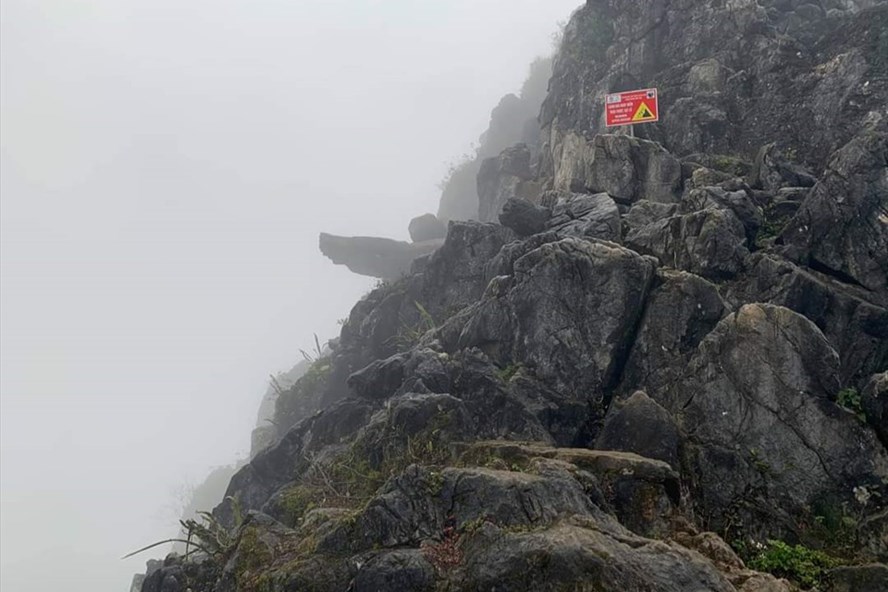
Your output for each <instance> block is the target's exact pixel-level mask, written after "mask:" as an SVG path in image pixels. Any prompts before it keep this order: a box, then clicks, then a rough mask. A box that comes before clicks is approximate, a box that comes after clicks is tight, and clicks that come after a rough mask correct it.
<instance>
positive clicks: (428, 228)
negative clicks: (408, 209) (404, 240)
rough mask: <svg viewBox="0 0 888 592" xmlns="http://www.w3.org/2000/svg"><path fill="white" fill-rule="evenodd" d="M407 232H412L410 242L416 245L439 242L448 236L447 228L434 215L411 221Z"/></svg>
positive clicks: (425, 215) (419, 217)
mask: <svg viewBox="0 0 888 592" xmlns="http://www.w3.org/2000/svg"><path fill="white" fill-rule="evenodd" d="M407 230H408V232H410V240H412V241H413V242H415V243H422V242H425V241H430V240H439V239H443V238H444V237H445V236H446V235H447V226H445V225H444V223H443V222H441V221H440V220H439V219H438V217H437V216H435V215H434V214H423V215H422V216H417V217H416V218H414V219H412V220H411V221H410V224H409V225H408V226H407Z"/></svg>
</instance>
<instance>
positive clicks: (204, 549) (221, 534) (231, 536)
mask: <svg viewBox="0 0 888 592" xmlns="http://www.w3.org/2000/svg"><path fill="white" fill-rule="evenodd" d="M226 500H229V501H230V502H231V504H232V510H233V512H234V522H235V527H234V529H232V530H228V529H227V528H225V526H224V525H222V524H221V523H220V522H219V521H218V520H217V519H216V517H215V516H213V515H212V514H211V513H210V512H198V513H197V514H198V516H199V517H200V520H199V521H198V520H194V519H188V520H180V521H179V524H180V525H181V526H182V530H183V531H184V532H185V533H186V534H185V538H170V539H164V540H162V541H157V542H156V543H152V544H150V545H147V546H145V547H142V548H141V549H137V550H136V551H133V552H132V553H127V554H126V555H124V556H123V557H122V559H128V558H130V557H132V556H134V555H138V554H139V553H143V552H145V551H148V550H150V549H154V548H155V547H159V546H161V545H166V544H169V543H183V544H184V545H185V554H184V555H183V558H184V559H189V558H190V557H191V556H192V555H194V554H195V553H203V554H204V555H206V556H208V557H210V558H212V559H221V558H224V557H226V556H227V555H228V554H229V553H230V552H231V551H232V550H233V549H234V547H235V546H236V545H237V531H238V530H239V529H240V526H241V524H243V521H244V520H243V513H242V512H241V506H240V502H239V501H238V499H237V498H233V497H230V496H229V497H227V498H226Z"/></svg>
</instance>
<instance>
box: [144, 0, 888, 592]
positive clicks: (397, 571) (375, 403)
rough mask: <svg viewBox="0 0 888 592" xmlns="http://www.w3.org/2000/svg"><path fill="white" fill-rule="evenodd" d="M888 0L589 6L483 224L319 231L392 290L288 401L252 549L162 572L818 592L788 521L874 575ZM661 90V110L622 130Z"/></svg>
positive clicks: (268, 459)
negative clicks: (608, 108)
mask: <svg viewBox="0 0 888 592" xmlns="http://www.w3.org/2000/svg"><path fill="white" fill-rule="evenodd" d="M689 15H690V16H689ZM886 19H888V7H886V5H885V3H884V2H869V3H866V2H850V1H841V2H839V1H836V2H828V3H821V5H813V4H811V3H806V2H770V1H768V2H756V1H753V0H740V1H737V2H729V3H725V2H703V3H699V2H689V1H684V0H674V1H672V2H641V3H638V2H628V1H626V0H591V1H590V2H587V3H585V4H584V5H583V6H582V7H580V8H579V10H578V11H577V12H576V13H575V14H574V15H573V17H572V18H571V20H570V22H569V23H568V25H567V27H566V29H565V33H564V40H563V44H562V46H561V49H560V51H559V54H558V56H557V58H556V60H555V64H554V71H553V72H554V73H553V77H552V80H551V84H550V86H549V93H548V95H547V98H546V100H545V102H544V105H543V109H542V113H541V117H540V121H539V125H540V126H541V127H538V128H536V129H535V132H536V133H529V129H530V128H527V127H526V124H527V121H528V120H531V121H532V116H527V112H526V109H525V107H526V105H524V104H523V103H521V101H522V100H523V99H521V100H519V99H518V98H517V97H514V99H515V100H512V99H508V100H504V102H503V103H501V104H500V106H499V107H498V108H497V111H496V117H495V118H494V119H495V121H492V122H491V129H490V132H489V133H490V134H491V135H490V136H489V137H488V138H487V140H489V142H488V145H487V148H485V152H484V154H483V155H479V159H478V160H477V161H473V162H474V165H477V166H474V165H472V166H474V169H473V168H471V167H468V168H465V169H464V170H461V172H460V173H459V174H460V175H461V174H464V173H466V171H468V173H466V174H467V179H469V180H470V181H471V182H472V187H473V188H474V190H475V193H474V194H472V196H471V197H472V198H473V199H475V200H476V201H475V202H472V203H474V204H476V205H477V206H478V208H479V209H478V211H477V213H476V214H477V216H478V217H480V219H481V220H482V221H481V222H466V221H458V220H453V219H452V216H451V215H443V214H442V215H441V220H445V219H447V220H449V223H448V226H447V229H446V233H443V232H442V226H441V223H440V222H439V221H438V218H434V217H429V216H423V217H420V218H416V219H414V221H413V223H411V228H410V230H411V236H412V237H413V238H414V240H415V241H416V242H414V243H397V242H395V241H384V240H383V241H382V242H380V240H381V239H372V238H367V239H344V238H342V237H329V236H328V235H325V236H326V238H324V239H323V241H324V243H325V248H326V251H327V252H328V254H330V253H332V252H333V251H336V252H337V255H336V256H335V257H333V255H331V257H333V258H334V259H337V258H339V259H340V260H342V261H343V262H345V263H346V264H348V265H349V266H350V267H353V268H354V269H355V270H356V271H357V272H358V273H369V274H370V275H376V276H377V277H383V278H390V279H389V281H386V282H382V283H380V285H378V286H377V287H376V288H375V289H374V290H372V291H371V292H370V293H369V294H367V295H366V296H365V297H364V298H363V299H362V300H361V301H360V302H358V303H357V304H356V305H355V307H354V308H353V310H352V311H351V313H350V315H349V317H348V319H347V320H346V321H345V323H344V324H343V327H342V330H341V334H340V336H339V339H338V340H336V341H335V342H334V343H332V344H331V346H330V350H329V351H328V352H325V354H324V355H323V356H322V357H321V359H319V360H316V361H314V362H313V363H312V364H311V365H310V367H309V368H308V369H306V370H305V373H304V374H303V375H302V377H301V378H299V379H298V380H297V381H296V382H295V383H293V384H291V385H287V386H286V387H285V388H283V389H282V392H281V393H280V394H279V395H278V397H277V402H276V407H275V412H274V415H273V419H274V424H275V428H274V430H273V438H270V442H266V444H267V447H265V448H264V449H262V450H261V451H260V452H257V453H256V454H255V456H254V457H253V459H252V460H251V461H250V462H249V463H248V464H247V465H246V466H244V467H243V468H241V469H240V470H239V471H238V472H237V474H235V476H234V477H233V478H232V479H231V482H230V484H229V488H228V492H227V494H226V495H227V499H226V501H225V502H223V504H221V505H220V506H218V507H217V508H216V509H215V511H214V516H215V517H216V519H217V520H218V521H219V523H220V524H223V525H224V526H225V527H226V528H227V530H226V532H229V533H230V534H231V537H232V541H231V544H230V545H229V546H227V547H226V548H225V550H224V552H220V554H219V556H218V557H211V558H207V560H206V561H202V562H190V561H189V562H180V561H177V560H170V562H169V565H164V566H163V567H162V568H160V569H159V570H158V571H156V572H155V573H152V574H150V575H149V576H148V577H147V578H146V579H145V581H144V584H143V585H142V590H144V591H146V592H154V591H155V590H158V591H161V590H162V591H170V592H176V591H178V590H182V591H183V592H184V590H185V589H186V588H188V587H190V588H191V589H192V591H193V592H197V591H208V590H215V591H217V592H226V591H228V590H244V591H247V592H251V591H260V590H261V591H262V592H277V591H281V592H283V591H290V590H303V589H306V590H323V591H326V590H329V591H331V592H333V591H336V592H340V591H349V590H350V591H368V592H369V591H375V590H389V589H391V590H395V589H397V590H404V591H407V592H409V591H413V590H415V591H423V592H425V591H429V592H431V591H433V590H442V589H446V590H477V591H479V592H480V591H482V590H483V591H488V590H500V591H508V590H514V591H519V590H552V591H553V592H554V591H559V592H561V591H564V590H584V591H585V590H589V591H591V590H595V591H598V592H600V591H602V590H606V591H609V590H614V591H616V590H619V591H621V592H625V591H627V590H657V591H669V590H675V591H697V590H699V591H700V592H702V591H704V590H705V591H713V590H716V591H722V590H723V591H725V592H729V591H735V592H737V591H739V592H753V591H758V592H761V591H774V592H790V591H793V592H794V591H795V590H796V589H797V585H798V584H799V583H800V582H799V577H800V576H799V574H797V573H794V572H792V570H788V569H783V568H773V569H771V571H773V572H774V573H773V574H766V573H761V572H759V571H755V570H753V569H751V568H750V566H752V565H756V566H758V567H759V569H764V568H763V567H761V566H765V565H766V562H763V561H761V558H762V554H763V553H765V551H764V549H765V547H766V544H767V541H769V540H774V541H785V542H786V544H787V545H789V548H791V549H797V548H796V547H793V545H796V544H798V545H802V547H801V548H803V549H807V550H809V551H817V552H821V553H824V554H826V556H828V557H830V558H831V559H830V560H829V562H827V564H828V567H823V568H822V569H820V568H818V569H820V571H819V572H818V574H817V585H818V586H819V587H820V589H823V590H835V591H841V592H844V591H845V590H864V591H868V590H870V589H873V590H876V589H881V588H879V587H878V586H879V585H881V584H882V583H884V577H883V576H884V573H885V572H884V569H885V566H884V562H885V561H886V560H888V518H886V511H888V451H886V448H885V444H886V441H888V436H886V428H885V425H886V424H885V408H886V404H885V401H886V394H885V393H886V378H885V376H886V375H885V372H886V371H888V282H886V270H888V243H886V236H888V235H886V228H888V218H885V212H886V211H888V207H886V202H885V200H886V196H888V187H886V185H885V183H886V180H888V176H886V140H885V139H886V134H885V128H884V123H883V120H882V118H883V117H884V115H880V113H881V112H883V111H884V105H885V104H886V97H888V83H886V82H885V81H886V80H888V78H886V67H888V53H886V54H885V55H884V56H883V55H882V53H880V52H882V51H883V49H881V48H882V45H880V43H883V42H882V41H880V39H882V37H884V35H883V32H884V31H885V30H886V29H888V21H886ZM885 43H888V41H886V42H885ZM885 47H888V45H885ZM642 82H643V83H644V84H645V85H648V84H649V85H651V86H653V85H656V86H658V87H659V88H660V93H661V113H662V115H661V117H662V121H661V122H660V123H656V124H648V125H645V126H636V128H637V129H636V130H635V131H636V134H637V135H638V136H639V137H631V136H628V135H626V134H623V133H618V134H602V133H600V132H601V131H602V127H601V121H600V119H601V111H602V105H603V101H604V95H605V94H607V93H608V92H610V91H613V90H623V89H626V88H630V87H635V86H636V85H640V84H642ZM515 101H518V102H517V103H516V102H515ZM880 110H881V111H880ZM519 120H520V122H521V130H520V131H519V130H517V129H514V128H509V126H510V125H513V124H514V123H515V122H516V121H519ZM504 122H511V123H509V125H506V124H505V123H504ZM775 122H776V123H775ZM531 127H532V126H531ZM507 128H509V129H507ZM642 136H643V137H642ZM516 142H518V144H516ZM465 180H466V179H463V181H465ZM453 187H455V186H453ZM453 191H456V189H453ZM445 193H446V192H445ZM448 195H449V197H447V199H444V198H443V197H442V209H441V211H442V212H443V211H446V212H450V213H451V214H453V213H454V212H458V211H461V209H464V208H463V206H464V205H465V203H463V202H459V203H457V202H458V201H459V200H457V201H453V199H451V198H452V197H453V196H452V195H450V194H448ZM468 201H471V200H468ZM445 202H446V203H445ZM466 203H468V202H466ZM433 218H434V219H433ZM367 241H369V242H367ZM425 249H428V250H425ZM377 255H378V256H377ZM244 516H246V518H244ZM839 565H843V567H838V566H839ZM781 570H782V571H781ZM794 578H795V579H794Z"/></svg>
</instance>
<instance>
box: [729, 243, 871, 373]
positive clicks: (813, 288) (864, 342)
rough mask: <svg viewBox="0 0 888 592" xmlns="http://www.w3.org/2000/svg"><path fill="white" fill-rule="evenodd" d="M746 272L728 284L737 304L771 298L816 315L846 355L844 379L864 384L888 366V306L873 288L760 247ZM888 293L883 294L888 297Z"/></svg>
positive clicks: (842, 358)
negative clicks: (849, 281)
mask: <svg viewBox="0 0 888 592" xmlns="http://www.w3.org/2000/svg"><path fill="white" fill-rule="evenodd" d="M746 266H747V271H746V273H745V274H744V275H743V276H742V277H741V278H740V279H738V280H737V281H736V282H734V283H733V284H732V285H731V286H730V287H729V288H728V289H727V290H726V297H727V299H728V300H730V301H731V303H732V304H733V306H734V307H735V308H736V307H739V306H740V305H743V304H747V303H751V302H767V303H770V304H777V305H780V306H785V307H787V308H790V309H792V310H794V311H795V312H797V313H799V314H802V315H804V316H805V317H806V318H808V319H809V320H811V321H813V322H814V323H815V324H816V325H817V327H818V328H820V330H821V331H823V333H824V335H826V337H827V339H829V342H830V344H831V345H832V346H833V347H834V348H835V349H836V351H837V352H838V353H839V357H840V363H841V367H840V372H839V380H840V382H841V383H842V384H845V385H849V384H850V385H856V387H857V388H858V389H860V388H862V387H863V383H865V381H866V380H867V379H869V377H870V375H872V374H873V373H875V372H878V371H880V370H881V369H882V368H885V367H888V308H886V302H885V301H875V302H874V301H872V300H871V298H872V297H873V294H872V293H869V292H867V291H866V290H862V289H859V288H856V287H855V286H853V285H849V284H846V283H844V282H839V281H836V280H835V279H834V278H831V277H829V276H826V275H823V274H819V273H817V272H815V271H813V270H810V269H805V268H802V267H798V266H796V265H794V264H792V263H791V262H789V261H786V260H785V259H781V258H779V257H777V256H775V255H774V254H769V253H755V254H754V255H752V256H751V257H750V258H749V259H748V260H747V262H746ZM886 296H888V295H883V298H884V297H886Z"/></svg>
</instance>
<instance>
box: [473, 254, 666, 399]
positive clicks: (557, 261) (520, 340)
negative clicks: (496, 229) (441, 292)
mask: <svg viewBox="0 0 888 592" xmlns="http://www.w3.org/2000/svg"><path fill="white" fill-rule="evenodd" d="M654 267H655V266H654V263H653V262H652V261H651V260H650V259H647V258H644V257H642V256H640V255H638V254H637V253H634V252H632V251H630V250H628V249H625V248H622V247H620V246H619V245H616V244H614V243H607V242H604V241H598V240H580V239H576V238H566V239H562V240H559V241H557V242H553V243H548V244H544V245H542V246H540V247H539V248H537V249H534V250H532V251H530V252H529V253H527V254H525V255H523V256H521V257H520V258H519V259H518V260H517V261H515V263H514V266H513V273H514V275H513V276H511V277H508V278H507V279H503V280H502V281H501V282H500V287H493V284H492V288H491V289H488V292H487V295H486V297H485V299H484V300H483V301H482V302H480V303H479V304H478V305H477V307H476V308H475V309H474V310H473V312H472V314H471V317H470V318H469V319H468V322H467V323H466V324H465V327H464V328H463V330H462V333H461V335H460V337H459V347H460V348H469V347H478V348H480V349H482V350H483V351H485V352H487V353H488V355H490V356H491V358H492V359H493V360H494V361H495V362H496V363H497V364H499V365H501V366H504V367H505V366H508V365H509V364H515V363H520V364H524V365H526V366H528V367H530V368H531V369H532V370H533V372H534V374H535V376H536V377H538V378H540V379H541V380H543V381H544V382H548V383H550V384H551V385H552V386H553V388H555V389H556V390H559V391H561V392H564V393H569V394H571V396H572V397H573V398H582V399H583V400H586V401H589V402H590V407H591V410H592V413H593V414H595V413H602V412H603V409H602V408H601V403H602V401H603V392H604V389H606V388H609V387H611V386H613V384H614V383H615V381H616V380H617V379H618V378H619V370H620V367H621V365H622V361H623V359H624V357H625V355H626V352H627V350H628V347H629V346H630V345H631V336H632V332H633V327H634V326H635V324H636V322H637V320H638V315H639V314H640V310H641V308H640V307H641V304H642V302H643V301H644V298H645V296H646V294H647V290H648V286H649V285H650V282H651V279H652V277H653V272H654ZM602 414H603V413H602Z"/></svg>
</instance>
